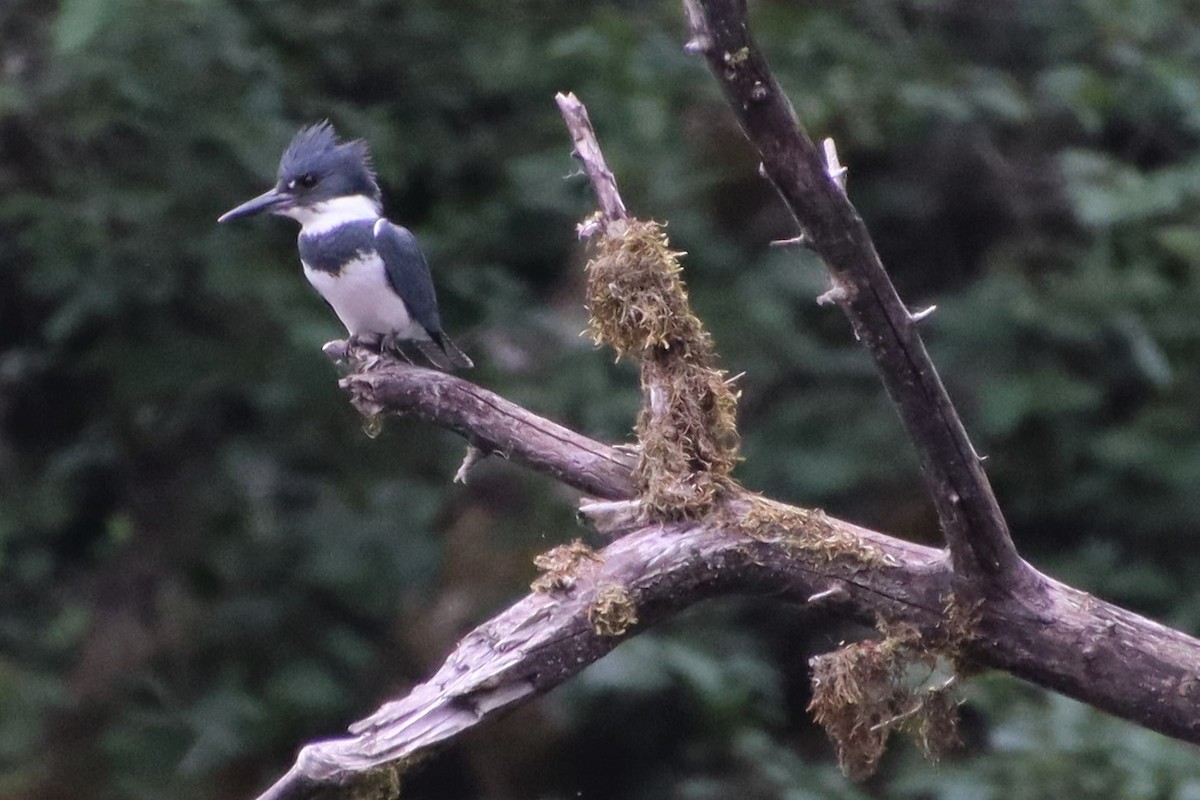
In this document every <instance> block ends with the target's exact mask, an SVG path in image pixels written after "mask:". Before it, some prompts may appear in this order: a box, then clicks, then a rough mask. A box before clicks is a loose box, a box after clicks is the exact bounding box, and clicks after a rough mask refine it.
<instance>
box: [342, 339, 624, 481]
mask: <svg viewBox="0 0 1200 800" xmlns="http://www.w3.org/2000/svg"><path fill="white" fill-rule="evenodd" d="M342 388H343V389H345V390H346V391H347V392H349V393H350V401H351V402H352V403H353V404H354V407H355V408H357V409H358V410H359V411H361V412H362V413H363V414H365V415H367V416H374V415H375V414H378V413H381V412H384V411H386V412H388V413H396V414H400V415H402V416H407V417H413V418H415V419H419V420H422V421H424V422H432V423H433V424H435V425H439V426H441V427H443V428H447V429H449V430H452V431H454V432H455V433H458V434H460V435H462V436H463V437H465V438H466V439H467V441H468V442H470V443H471V444H472V445H474V446H475V447H477V448H479V449H480V450H482V451H483V452H484V453H486V454H491V453H495V454H498V455H501V456H503V457H504V458H507V459H509V460H510V461H513V462H515V463H517V464H521V465H523V466H526V467H529V468H530V469H532V470H535V471H537V472H543V473H545V474H547V475H549V476H550V477H552V478H554V479H555V480H557V481H561V482H562V483H565V484H566V485H568V486H573V487H574V488H576V489H579V490H580V491H582V492H585V493H587V494H589V495H591V496H593V497H602V498H605V499H609V500H624V499H628V498H631V497H633V496H634V488H633V479H632V471H633V467H634V465H635V463H636V462H637V459H636V458H635V457H634V456H632V455H630V454H629V453H627V452H622V451H621V450H617V449H615V448H613V447H610V446H609V445H606V444H601V443H600V442H597V441H595V440H593V439H589V438H587V437H586V436H581V435H580V434H578V433H575V432H574V431H572V430H570V429H568V428H564V427H563V426H562V425H559V424H557V423H555V422H551V421H550V420H548V419H545V418H544V417H539V416H537V415H536V414H532V413H530V412H528V411H526V410H525V409H523V408H521V407H520V406H518V405H517V404H516V403H512V402H510V401H508V400H505V399H504V398H503V397H500V396H499V395H497V394H495V393H494V392H489V391H488V390H487V389H484V388H482V387H480V386H476V385H475V384H473V383H470V382H468V381H464V380H462V379H461V378H456V377H455V376H453V375H448V374H446V373H445V372H437V371H435V370H431V369H423V368H421V367H413V366H410V365H407V364H402V363H400V362H399V361H395V360H380V361H377V362H376V363H375V365H374V366H373V367H372V368H371V369H370V370H369V371H366V372H358V373H355V374H353V375H349V376H347V377H346V378H343V379H342Z"/></svg>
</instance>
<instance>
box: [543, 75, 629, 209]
mask: <svg viewBox="0 0 1200 800" xmlns="http://www.w3.org/2000/svg"><path fill="white" fill-rule="evenodd" d="M554 102H556V103H558V108H559V110H560V111H561V112H562V115H563V119H564V120H565V121H566V123H567V130H569V131H570V132H571V139H572V141H574V142H575V155H576V157H577V158H579V160H580V161H582V162H583V169H584V171H585V172H587V174H588V177H589V178H590V179H591V181H592V186H593V187H594V188H595V190H596V203H597V205H598V206H600V214H601V215H602V216H603V217H604V220H605V221H606V222H616V221H617V220H623V219H628V218H629V212H628V211H626V210H625V202H624V201H623V200H621V193H620V192H619V191H617V179H616V178H614V177H613V174H612V170H610V169H609V168H608V164H607V162H605V160H604V153H602V152H601V151H600V143H599V141H598V140H597V139H596V131H595V130H594V129H593V128H592V120H591V119H590V118H589V117H588V113H587V108H586V107H585V106H584V105H583V103H581V102H579V98H578V97H576V96H575V94H574V93H573V92H568V93H567V94H562V93H561V92H560V93H558V94H557V95H555V96H554Z"/></svg>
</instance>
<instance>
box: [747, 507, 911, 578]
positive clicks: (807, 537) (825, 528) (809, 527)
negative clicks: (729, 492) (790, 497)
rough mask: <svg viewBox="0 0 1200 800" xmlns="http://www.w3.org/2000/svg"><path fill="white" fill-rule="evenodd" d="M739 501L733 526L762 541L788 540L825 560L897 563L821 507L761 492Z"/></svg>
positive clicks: (868, 564)
mask: <svg viewBox="0 0 1200 800" xmlns="http://www.w3.org/2000/svg"><path fill="white" fill-rule="evenodd" d="M745 499H746V501H747V502H748V506H743V505H742V504H740V503H739V504H736V505H735V506H734V507H733V508H731V509H730V510H731V512H732V513H733V514H734V520H733V521H732V523H731V524H732V526H733V527H736V528H737V529H738V530H740V531H741V532H742V533H745V534H746V535H747V536H749V537H750V538H752V539H758V540H759V541H785V542H786V543H787V544H788V545H789V546H792V547H795V548H796V549H798V550H802V551H803V552H805V553H809V554H812V555H814V556H816V557H817V558H818V559H819V560H821V561H823V562H825V563H832V562H833V561H835V560H837V559H852V560H854V561H856V562H858V563H859V564H861V565H863V566H870V567H883V566H896V565H897V561H896V559H894V558H892V557H891V556H890V555H888V554H887V553H885V552H883V551H882V550H880V549H879V548H877V547H872V546H871V545H870V544H868V543H866V542H864V541H863V540H862V539H861V538H859V537H857V536H854V535H853V534H851V533H850V532H848V531H844V530H841V529H839V528H837V527H836V526H834V525H833V524H832V523H831V522H830V521H829V518H828V517H827V516H825V512H824V511H822V510H821V509H819V508H812V509H809V508H797V507H796V506H789V505H786V504H784V503H779V502H776V501H774V500H768V499H767V498H765V497H762V496H760V495H748V496H747V497H746V498H745Z"/></svg>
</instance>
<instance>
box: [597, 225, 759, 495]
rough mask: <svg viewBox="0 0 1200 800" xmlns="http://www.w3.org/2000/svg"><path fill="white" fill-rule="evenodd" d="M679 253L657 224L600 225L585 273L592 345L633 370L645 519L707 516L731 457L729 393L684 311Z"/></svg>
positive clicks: (701, 333)
mask: <svg viewBox="0 0 1200 800" xmlns="http://www.w3.org/2000/svg"><path fill="white" fill-rule="evenodd" d="M614 227H615V228H618V229H619V233H620V235H614V234H613V228H614ZM680 255H682V254H681V253H677V252H674V251H672V250H671V249H670V248H669V247H668V242H667V237H666V235H665V234H664V233H663V231H662V228H661V227H660V226H659V225H658V224H657V223H654V222H641V221H636V220H634V221H629V222H628V223H626V224H623V225H620V226H610V229H609V231H608V232H607V233H606V234H605V235H604V236H602V237H600V241H599V244H598V246H597V253H596V255H595V257H594V258H593V259H592V260H591V261H590V262H589V263H588V266H587V278H588V288H587V296H588V311H589V313H590V323H589V332H590V333H591V336H592V338H593V339H594V340H595V341H596V343H597V344H607V345H609V346H610V347H612V348H613V349H614V350H616V352H617V355H618V357H620V356H629V355H631V356H634V357H636V358H637V359H638V360H639V363H640V365H641V384H642V393H643V397H644V401H643V405H642V411H641V414H640V415H639V417H638V422H637V435H638V441H639V443H640V445H641V448H640V459H639V462H638V466H637V468H636V470H635V472H634V478H635V480H636V481H637V484H638V488H639V494H640V497H641V499H642V501H643V507H644V509H645V511H646V513H647V514H648V515H649V516H650V517H651V518H655V519H695V518H698V517H701V516H703V515H704V514H706V513H708V511H709V510H710V509H711V508H712V506H713V504H714V503H715V502H716V500H717V498H718V497H719V496H721V495H722V493H723V492H725V491H726V490H728V489H730V488H732V487H733V486H734V485H735V484H734V483H733V479H732V478H731V477H730V473H731V472H732V471H733V467H734V464H736V463H737V460H738V459H737V450H738V444H739V442H738V435H737V422H736V418H737V395H736V394H735V392H734V391H733V389H732V388H730V385H729V382H728V381H726V376H725V373H724V372H723V371H722V370H720V369H718V368H717V367H716V353H715V351H714V349H713V344H712V338H711V337H710V336H709V334H708V332H707V331H706V330H705V329H704V325H703V323H701V322H700V319H699V318H698V317H697V316H696V315H695V314H694V313H692V310H691V306H690V304H689V303H688V297H687V290H686V287H685V286H684V283H683V279H682V278H681V271H682V268H681V267H680V265H679V256H680Z"/></svg>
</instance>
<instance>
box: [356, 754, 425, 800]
mask: <svg viewBox="0 0 1200 800" xmlns="http://www.w3.org/2000/svg"><path fill="white" fill-rule="evenodd" d="M409 763H411V762H409V761H405V760H401V761H397V762H393V763H390V764H383V765H381V766H378V767H375V768H374V769H372V770H369V771H367V772H364V773H362V774H360V775H358V776H357V777H356V778H355V780H354V782H353V784H351V785H350V787H349V788H348V789H347V791H346V794H345V797H346V798H347V800H397V798H398V797H400V776H401V774H402V773H403V772H404V770H405V769H406V768H407V767H408V765H409Z"/></svg>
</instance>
